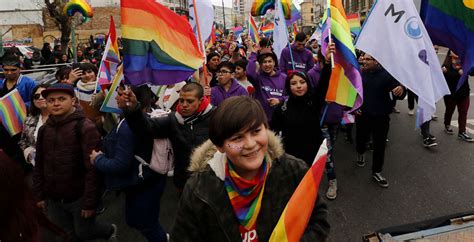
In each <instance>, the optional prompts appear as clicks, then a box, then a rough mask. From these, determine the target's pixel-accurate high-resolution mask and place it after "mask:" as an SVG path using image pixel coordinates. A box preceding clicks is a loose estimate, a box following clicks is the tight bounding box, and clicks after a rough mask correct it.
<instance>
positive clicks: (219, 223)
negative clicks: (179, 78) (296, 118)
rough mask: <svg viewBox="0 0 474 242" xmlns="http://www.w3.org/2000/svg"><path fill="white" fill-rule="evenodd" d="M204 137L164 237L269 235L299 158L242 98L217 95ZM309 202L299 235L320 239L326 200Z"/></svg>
mask: <svg viewBox="0 0 474 242" xmlns="http://www.w3.org/2000/svg"><path fill="white" fill-rule="evenodd" d="M209 137H210V140H208V141H206V142H205V143H204V144H203V145H201V146H200V147H199V148H197V149H196V150H195V152H194V154H193V155H192V161H191V165H190V167H189V169H190V170H191V171H192V172H193V175H192V176H191V178H190V179H189V180H188V182H187V183H186V186H185V188H184V191H183V194H182V197H181V200H180V203H179V205H178V212H177V216H176V221H175V225H174V227H173V230H172V233H171V241H219V242H221V241H269V239H270V236H271V235H272V234H274V233H276V232H275V231H276V230H277V229H276V225H277V223H278V221H279V219H280V216H282V217H283V216H284V215H287V214H286V213H284V210H285V205H286V204H287V203H288V201H289V200H290V197H291V196H292V194H293V192H294V191H295V189H296V187H297V186H298V184H299V183H300V181H301V179H302V178H303V176H304V175H305V173H306V171H307V169H308V168H307V166H306V164H305V163H304V162H303V161H302V160H300V159H297V158H295V157H293V156H290V155H287V154H285V151H284V150H283V146H282V144H281V142H280V141H279V139H278V138H277V137H276V136H275V134H273V133H272V132H270V131H269V130H268V123H267V117H266V115H265V111H264V110H263V108H262V106H261V105H260V103H259V102H258V101H256V100H254V99H252V98H249V97H245V96H238V97H231V98H229V99H226V100H224V101H223V102H222V103H221V104H220V105H219V107H218V108H217V109H216V110H215V112H214V113H213V114H212V116H211V119H210V123H209ZM315 201H316V202H315V203H312V204H314V208H313V209H312V210H307V211H306V212H307V214H306V215H308V218H309V219H308V220H309V221H308V223H307V224H306V226H305V227H303V230H304V234H302V237H301V241H323V240H325V238H326V236H327V234H328V232H329V224H328V221H327V213H328V211H327V208H326V205H325V203H324V202H323V201H322V200H321V199H320V198H319V197H318V198H317V199H316V200H315ZM285 211H287V210H285ZM282 214H283V215H282ZM298 215H302V214H298ZM286 232H287V233H291V232H289V231H286Z"/></svg>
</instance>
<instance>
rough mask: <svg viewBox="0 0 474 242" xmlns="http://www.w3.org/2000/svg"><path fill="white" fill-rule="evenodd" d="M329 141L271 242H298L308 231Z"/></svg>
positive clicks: (299, 189) (292, 199)
mask: <svg viewBox="0 0 474 242" xmlns="http://www.w3.org/2000/svg"><path fill="white" fill-rule="evenodd" d="M326 142H327V141H326V140H324V141H323V143H322V144H321V147H319V151H318V154H317V155H316V158H315V160H314V162H313V165H312V166H311V168H310V169H309V170H308V172H306V175H305V176H304V177H303V179H302V180H301V182H300V184H299V185H298V187H297V188H296V190H295V192H294V193H293V195H291V198H290V200H289V201H288V203H287V204H286V207H285V210H283V213H282V214H281V216H280V219H279V220H278V223H277V225H276V226H275V228H274V229H273V232H272V235H271V236H270V242H287V241H288V242H298V241H300V240H301V237H302V236H303V234H304V231H305V230H306V227H307V225H308V222H309V219H310V218H311V214H312V212H313V208H314V204H315V203H316V199H317V198H318V188H319V183H320V182H321V177H322V175H323V171H324V166H325V165H326V159H327V154H328V148H327V143H326Z"/></svg>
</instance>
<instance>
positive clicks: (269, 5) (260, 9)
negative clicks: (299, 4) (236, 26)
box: [250, 0, 296, 20]
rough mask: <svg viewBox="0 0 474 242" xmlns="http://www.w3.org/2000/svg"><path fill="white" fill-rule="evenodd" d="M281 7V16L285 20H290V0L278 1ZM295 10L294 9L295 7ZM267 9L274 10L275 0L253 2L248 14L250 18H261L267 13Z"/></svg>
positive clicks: (256, 0) (255, 0)
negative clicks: (250, 15)
mask: <svg viewBox="0 0 474 242" xmlns="http://www.w3.org/2000/svg"><path fill="white" fill-rule="evenodd" d="M280 1H281V6H282V7H283V14H284V15H285V19H287V20H288V19H291V5H292V3H291V1H292V0H280ZM295 8H296V7H295ZM269 9H275V0H254V1H253V3H252V8H251V9H250V13H251V14H252V16H254V17H256V16H262V15H265V14H266V13H267V11H268V10H269Z"/></svg>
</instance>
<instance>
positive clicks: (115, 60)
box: [96, 16, 121, 89]
mask: <svg viewBox="0 0 474 242" xmlns="http://www.w3.org/2000/svg"><path fill="white" fill-rule="evenodd" d="M120 61H121V60H120V53H119V48H118V40H117V32H116V31H115V22H114V18H113V17H112V16H110V26H109V34H108V37H107V44H106V45H105V49H104V55H103V56H102V61H101V62H100V66H99V73H98V75H97V88H96V89H99V87H102V86H103V85H108V84H109V83H111V82H112V79H113V78H114V76H115V74H116V73H117V66H118V64H119V63H120Z"/></svg>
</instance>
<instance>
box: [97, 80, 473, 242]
mask: <svg viewBox="0 0 474 242" xmlns="http://www.w3.org/2000/svg"><path fill="white" fill-rule="evenodd" d="M470 84H471V87H474V80H471V81H470ZM473 106H474V96H473V95H471V108H470V111H469V117H468V118H469V123H468V128H469V129H470V130H469V132H471V134H474V108H473ZM397 108H398V109H400V110H401V113H400V114H393V115H392V120H391V127H390V133H389V139H390V142H389V144H388V147H387V150H386V161H385V167H384V173H383V174H384V175H385V176H386V178H387V179H388V181H389V182H390V187H389V188H388V189H383V188H380V187H379V186H377V185H376V184H375V183H373V182H372V180H371V172H370V166H371V153H368V154H367V158H366V159H367V161H368V164H367V166H366V167H364V168H358V167H357V166H356V165H355V148H354V146H353V145H350V144H346V143H345V142H344V139H343V135H342V134H341V135H340V136H339V140H338V142H337V147H336V155H335V160H336V174H337V176H338V178H337V179H338V185H339V191H338V197H337V199H336V200H335V201H331V202H328V205H329V208H330V216H329V220H330V223H331V226H332V231H331V235H330V241H360V240H361V237H362V236H363V235H364V234H367V233H369V232H373V231H376V230H378V229H382V228H387V227H391V226H397V225H402V224H407V223H413V222H417V221H423V220H427V219H431V218H436V217H440V216H445V215H450V214H454V213H460V212H466V211H474V191H473V190H474V181H473V178H474V143H471V144H469V143H465V142H462V141H460V140H458V139H457V135H447V134H445V133H444V131H443V114H444V103H443V102H442V101H441V102H439V103H438V112H437V115H438V116H439V118H438V121H433V122H432V123H431V130H432V134H433V135H435V136H436V137H437V138H438V143H439V145H438V146H437V147H436V148H434V149H431V150H427V149H425V148H424V147H423V146H422V139H421V136H420V135H419V131H415V119H416V117H415V116H408V115H407V111H408V109H407V103H406V100H404V101H400V102H399V103H398V104H397ZM453 120H454V122H453V123H452V124H453V126H457V114H455V116H454V117H453ZM455 131H456V132H457V129H456V128H455ZM169 181H170V182H169V183H168V184H167V189H166V192H165V194H164V196H163V199H162V207H161V220H162V224H163V225H164V227H165V228H166V229H169V228H170V226H171V224H172V221H173V217H174V213H175V210H176V205H177V196H176V193H175V192H174V188H173V186H172V183H171V180H169ZM326 187H327V182H326V181H325V180H324V182H323V183H322V185H321V188H320V189H321V190H322V191H324V192H325V189H326ZM105 204H106V206H107V210H106V212H105V214H103V215H101V216H100V217H101V219H102V220H108V221H112V222H115V223H118V224H119V229H120V230H119V239H120V240H119V241H134V242H140V241H145V240H144V239H143V238H142V237H141V235H139V234H138V233H137V232H135V231H132V230H131V229H129V228H128V227H127V226H126V225H125V223H124V217H123V212H122V207H123V197H118V198H116V197H115V196H114V195H113V194H109V195H108V196H107V198H106V201H105Z"/></svg>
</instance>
